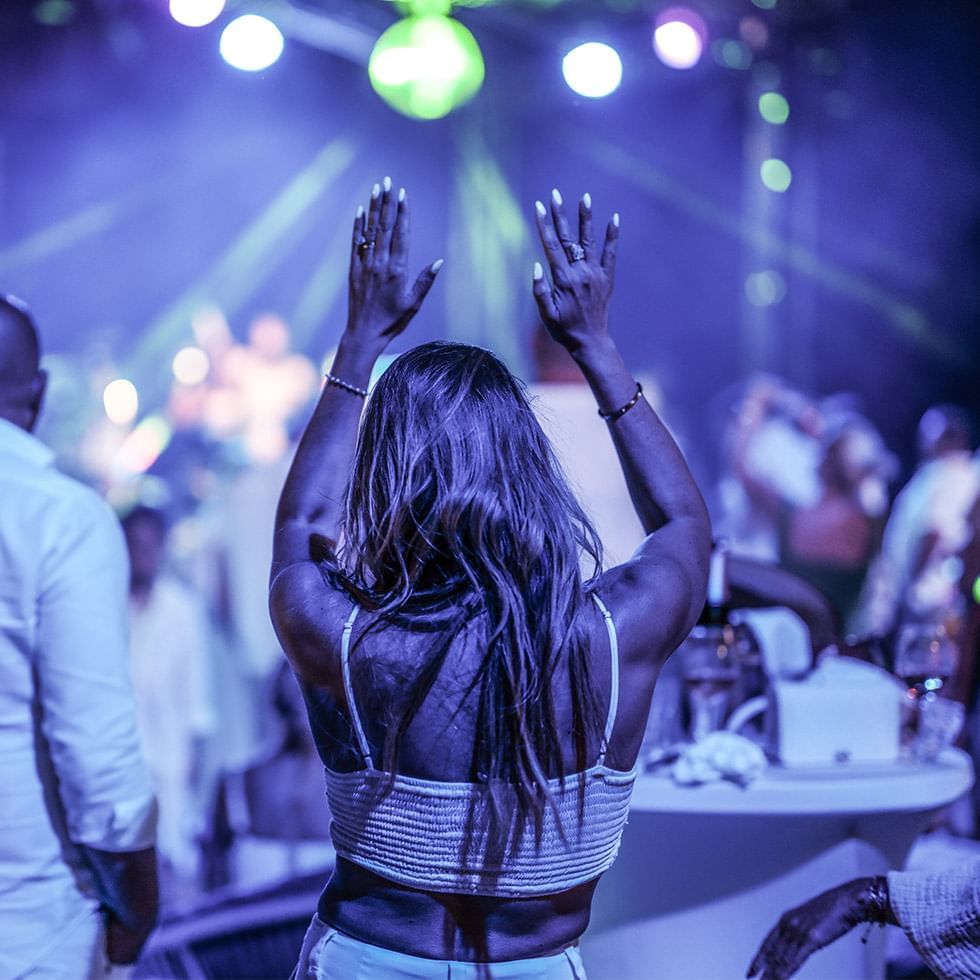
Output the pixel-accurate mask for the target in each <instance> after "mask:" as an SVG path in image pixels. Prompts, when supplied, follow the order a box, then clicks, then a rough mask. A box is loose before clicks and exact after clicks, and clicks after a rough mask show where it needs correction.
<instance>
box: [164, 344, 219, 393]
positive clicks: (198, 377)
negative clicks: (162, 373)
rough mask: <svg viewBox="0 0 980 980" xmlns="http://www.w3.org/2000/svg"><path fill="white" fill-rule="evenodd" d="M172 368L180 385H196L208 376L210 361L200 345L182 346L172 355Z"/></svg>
mask: <svg viewBox="0 0 980 980" xmlns="http://www.w3.org/2000/svg"><path fill="white" fill-rule="evenodd" d="M172 368H173V372H174V377H175V378H176V379H177V380H178V381H179V382H180V383H181V384H182V385H198V384H200V383H201V382H202V381H203V380H204V379H205V378H206V377H207V376H208V371H210V370H211V362H210V360H209V359H208V355H207V354H206V353H205V352H204V351H203V350H201V348H200V347H182V348H181V349H180V350H179V351H177V353H176V354H175V355H174V360H173V364H172Z"/></svg>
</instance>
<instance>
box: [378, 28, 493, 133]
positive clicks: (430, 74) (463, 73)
mask: <svg viewBox="0 0 980 980" xmlns="http://www.w3.org/2000/svg"><path fill="white" fill-rule="evenodd" d="M368 74H369V75H370V77H371V85H372V86H373V87H374V90H375V92H377V93H378V95H380V96H381V98H383V99H384V100H385V102H387V103H388V104H389V105H390V106H391V107H392V108H393V109H397V110H398V111H399V112H401V113H403V114H404V115H406V116H411V117H412V118H414V119H441V118H442V117H443V116H445V115H447V114H448V113H450V112H452V110H453V109H455V108H457V107H458V106H461V105H462V104H463V103H464V102H467V101H468V100H469V99H471V98H473V96H474V95H476V93H477V92H478V91H479V90H480V86H481V85H482V84H483V75H484V68H483V55H482V54H481V53H480V46H479V45H478V44H477V43H476V39H475V38H474V37H473V35H472V34H471V33H470V32H469V31H468V30H467V29H466V28H465V27H463V25H462V24H460V23H459V22H458V21H455V20H453V19H452V18H451V17H443V16H439V15H434V16H425V17H406V18H405V19H404V20H400V21H398V23H396V24H392V25H391V27H389V28H388V30H386V31H385V32H384V34H382V35H381V37H379V38H378V42H377V44H375V46H374V50H373V51H372V52H371V59H370V61H369V62H368Z"/></svg>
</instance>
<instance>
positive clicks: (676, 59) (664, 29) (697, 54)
mask: <svg viewBox="0 0 980 980" xmlns="http://www.w3.org/2000/svg"><path fill="white" fill-rule="evenodd" d="M707 37H708V28H707V26H706V25H705V23H704V20H703V19H702V18H701V17H700V16H699V15H698V14H696V13H695V12H694V11H693V10H689V9H688V8H687V7H671V8H670V9H669V10H664V11H663V12H662V13H660V14H659V15H658V16H657V21H656V26H655V28H654V31H653V50H654V51H656V53H657V57H658V58H659V59H660V60H661V61H662V62H663V63H664V64H665V65H667V66H668V67H669V68H679V69H683V68H693V67H694V66H695V65H696V64H697V63H698V62H699V61H700V60H701V55H702V54H703V53H704V45H705V41H706V40H707Z"/></svg>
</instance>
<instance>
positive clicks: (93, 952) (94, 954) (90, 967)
mask: <svg viewBox="0 0 980 980" xmlns="http://www.w3.org/2000/svg"><path fill="white" fill-rule="evenodd" d="M107 967H108V963H107V961H106V955H105V929H104V927H103V925H102V914H101V912H100V911H99V910H98V909H97V908H95V907H93V908H89V909H85V910H83V911H81V912H79V914H78V915H77V916H76V917H75V918H74V919H73V920H72V921H71V922H70V923H69V925H68V927H67V928H66V929H64V930H63V931H62V932H61V933H59V934H58V935H57V936H55V937H53V938H52V939H51V941H50V942H49V943H48V945H46V946H44V947H43V948H42V949H40V950H38V954H37V958H36V959H35V960H34V962H33V963H31V965H30V966H28V967H27V968H26V969H25V970H20V971H18V973H17V975H16V976H17V980H20V978H24V980H66V978H68V977H72V978H75V977H78V978H80V980H103V978H104V977H106V976H107V972H106V970H107Z"/></svg>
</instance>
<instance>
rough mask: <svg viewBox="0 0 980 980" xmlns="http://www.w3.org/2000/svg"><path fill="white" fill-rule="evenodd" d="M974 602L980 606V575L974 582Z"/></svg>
mask: <svg viewBox="0 0 980 980" xmlns="http://www.w3.org/2000/svg"><path fill="white" fill-rule="evenodd" d="M973 601H974V602H975V603H976V604H977V605H978V606H980V575H978V576H977V577H976V578H975V579H974V580H973Z"/></svg>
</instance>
